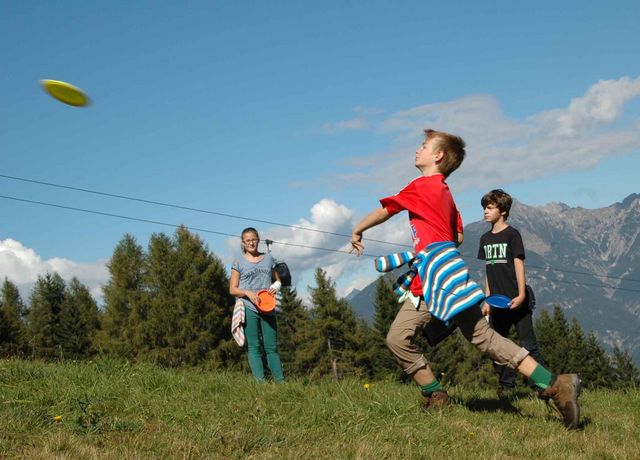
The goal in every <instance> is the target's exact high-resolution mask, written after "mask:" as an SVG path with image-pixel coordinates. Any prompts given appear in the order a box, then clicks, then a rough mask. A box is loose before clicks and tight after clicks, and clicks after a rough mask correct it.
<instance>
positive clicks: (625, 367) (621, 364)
mask: <svg viewBox="0 0 640 460" xmlns="http://www.w3.org/2000/svg"><path fill="white" fill-rule="evenodd" d="M611 362H612V368H613V379H612V380H613V382H614V386H615V387H616V388H626V387H632V388H637V387H638V386H639V385H640V373H639V372H638V368H637V367H636V366H635V365H634V364H633V359H632V358H631V355H630V354H629V352H628V351H627V350H622V349H621V348H620V347H618V346H617V345H616V346H615V347H613V358H612V361H611Z"/></svg>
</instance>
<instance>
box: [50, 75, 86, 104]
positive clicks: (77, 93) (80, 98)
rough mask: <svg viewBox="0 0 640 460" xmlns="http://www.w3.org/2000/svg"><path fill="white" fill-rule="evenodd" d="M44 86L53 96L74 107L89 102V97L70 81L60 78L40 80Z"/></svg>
mask: <svg viewBox="0 0 640 460" xmlns="http://www.w3.org/2000/svg"><path fill="white" fill-rule="evenodd" d="M40 84H41V85H42V88H44V90H45V91H46V92H47V93H49V94H50V95H51V96H53V97H54V98H56V99H57V100H59V101H60V102H64V103H65V104H68V105H73V106H74V107H84V106H86V105H88V104H89V97H88V96H87V95H86V94H85V93H84V92H83V91H82V90H81V89H80V88H77V87H75V86H73V85H72V84H70V83H67V82H64V81H58V80H40Z"/></svg>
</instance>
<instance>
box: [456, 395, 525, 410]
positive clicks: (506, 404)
mask: <svg viewBox="0 0 640 460" xmlns="http://www.w3.org/2000/svg"><path fill="white" fill-rule="evenodd" d="M456 402H457V403H458V404H462V405H464V406H467V408H468V409H469V410H470V411H473V412H507V413H519V412H520V410H519V409H518V408H517V407H515V406H514V405H513V400H512V399H508V398H501V399H498V398H491V399H490V398H470V399H468V400H466V401H461V400H458V401H456Z"/></svg>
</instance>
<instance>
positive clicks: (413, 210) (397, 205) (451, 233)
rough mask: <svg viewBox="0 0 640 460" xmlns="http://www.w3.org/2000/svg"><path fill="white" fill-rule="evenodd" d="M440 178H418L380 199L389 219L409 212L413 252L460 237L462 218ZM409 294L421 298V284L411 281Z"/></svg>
mask: <svg viewBox="0 0 640 460" xmlns="http://www.w3.org/2000/svg"><path fill="white" fill-rule="evenodd" d="M444 179H445V178H444V176H443V175H442V174H434V175H433V176H427V177H425V176H421V177H418V178H416V179H414V180H412V181H411V182H409V184H408V185H407V186H406V187H405V188H403V189H402V190H400V192H398V193H397V194H396V195H393V196H390V197H387V198H383V199H381V200H380V204H381V205H382V207H383V208H385V209H386V210H387V212H388V213H389V214H391V215H394V214H397V213H399V212H401V211H405V210H406V211H409V226H410V230H411V238H412V240H413V247H414V249H415V252H420V251H422V250H423V249H424V248H425V247H427V246H428V245H429V244H431V243H436V242H440V241H453V242H455V243H457V233H462V218H461V217H460V213H459V212H458V209H457V208H456V204H455V202H454V201H453V196H452V195H451V191H450V190H449V186H448V185H447V183H446V182H445V181H444ZM411 293H412V294H413V295H416V296H419V295H422V283H421V282H420V279H419V277H417V276H416V277H415V278H414V279H413V282H412V283H411Z"/></svg>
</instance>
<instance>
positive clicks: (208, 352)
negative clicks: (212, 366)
mask: <svg viewBox="0 0 640 460" xmlns="http://www.w3.org/2000/svg"><path fill="white" fill-rule="evenodd" d="M174 248H175V264H176V270H177V273H176V275H177V279H176V282H177V287H176V289H175V292H174V294H175V296H174V305H175V308H176V309H177V311H178V315H179V319H178V328H177V331H176V336H175V337H172V338H170V340H169V342H170V344H171V346H172V347H174V348H175V349H176V350H180V351H179V352H177V356H179V359H180V362H181V363H182V362H184V363H189V364H198V363H201V362H203V361H205V360H208V359H213V360H215V359H216V358H215V355H214V354H213V352H214V351H215V349H216V348H217V347H218V346H219V345H220V344H222V343H224V342H225V341H227V340H229V339H230V338H231V332H230V331H231V313H232V308H233V298H232V297H231V296H230V295H229V278H228V277H227V275H226V273H225V270H224V265H223V264H222V262H221V261H220V260H219V259H218V258H217V257H216V256H215V255H213V254H212V253H211V252H209V250H208V249H207V247H206V245H205V244H204V243H203V241H202V240H201V239H200V237H199V236H198V235H196V234H193V233H190V232H189V231H188V230H187V229H186V228H185V227H180V228H179V229H178V230H177V231H176V233H175V235H174ZM220 364H222V363H220Z"/></svg>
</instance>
